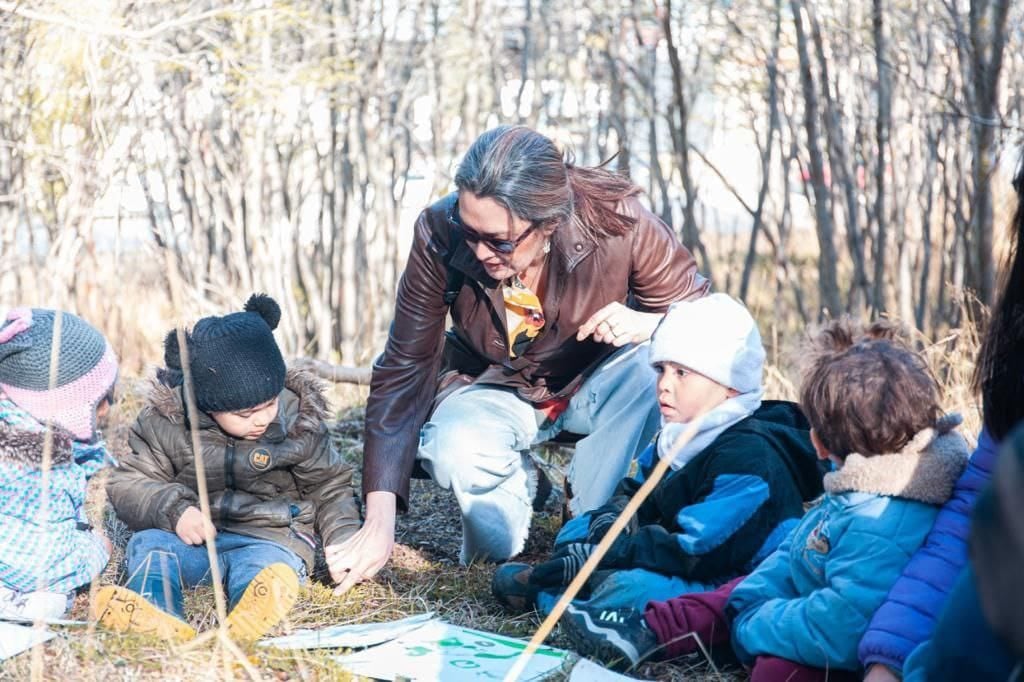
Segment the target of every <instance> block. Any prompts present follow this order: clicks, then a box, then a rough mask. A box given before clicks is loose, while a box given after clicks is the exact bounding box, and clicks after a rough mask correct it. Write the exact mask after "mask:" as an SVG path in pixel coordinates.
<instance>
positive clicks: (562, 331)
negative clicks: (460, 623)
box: [363, 193, 709, 509]
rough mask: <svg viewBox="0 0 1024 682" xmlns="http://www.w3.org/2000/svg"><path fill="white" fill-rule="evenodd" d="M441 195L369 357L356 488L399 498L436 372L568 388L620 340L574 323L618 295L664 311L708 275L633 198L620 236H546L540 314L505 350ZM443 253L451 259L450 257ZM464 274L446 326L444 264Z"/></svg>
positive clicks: (485, 287)
mask: <svg viewBox="0 0 1024 682" xmlns="http://www.w3.org/2000/svg"><path fill="white" fill-rule="evenodd" d="M456 198H457V195H456V194H455V193H452V194H449V195H448V196H446V197H444V198H443V199H441V200H439V201H437V202H435V203H434V204H433V205H432V206H430V207H428V208H427V209H425V210H424V211H423V212H422V213H421V214H420V216H419V218H418V219H417V221H416V226H415V234H414V235H413V243H412V250H411V252H410V254H409V260H408V262H407V264H406V268H405V272H404V273H403V275H402V278H401V280H400V281H399V283H398V296H397V301H396V303H395V319H394V322H393V323H392V325H391V332H390V334H389V335H388V341H387V345H386V346H385V348H384V353H383V354H382V355H381V356H380V357H378V358H377V360H376V362H374V366H373V378H372V380H371V382H370V397H369V399H368V401H367V404H366V439H365V446H364V451H363V491H364V492H366V493H368V492H373V491H376V490H384V491H389V492H394V493H396V494H397V495H398V498H399V507H400V508H401V509H405V508H406V504H407V500H408V494H409V478H410V476H411V474H412V470H413V464H414V462H415V458H416V451H417V448H418V444H419V430H420V427H421V426H422V425H423V423H424V422H425V421H426V420H427V418H428V417H429V415H430V411H431V408H432V404H433V401H434V397H435V394H436V392H437V390H438V380H439V378H440V377H441V375H442V374H446V377H445V379H446V380H449V379H450V378H451V376H452V374H453V373H454V372H458V373H459V374H460V375H467V376H470V377H475V379H474V381H475V383H486V384H491V385H498V386H507V387H509V388H512V389H515V390H516V392H517V393H518V394H519V396H520V397H521V398H523V399H524V400H527V401H529V402H532V403H539V402H543V401H544V400H547V399H549V398H552V397H559V396H565V395H571V394H572V392H573V391H575V390H576V388H577V387H578V386H579V384H580V383H581V382H582V381H583V379H584V378H586V376H587V375H588V374H589V373H590V372H591V371H592V370H593V369H594V368H595V367H597V366H598V365H599V364H600V363H601V362H602V361H603V360H604V359H605V358H607V357H608V356H609V355H610V354H611V353H612V352H614V351H615V350H616V348H614V347H613V346H610V345H607V344H603V343H597V342H594V341H593V340H592V339H586V340H584V341H582V342H578V341H576V332H577V330H578V329H579V327H580V326H581V325H582V324H583V323H584V322H585V321H586V320H587V319H588V318H589V317H590V316H591V315H593V314H594V313H595V312H597V311H598V310H599V309H600V308H602V307H603V306H605V305H607V304H609V303H611V302H613V301H618V302H620V303H623V304H627V305H629V306H630V307H632V308H635V309H637V310H641V311H645V312H664V311H665V310H667V309H668V306H669V304H671V303H674V302H675V301H680V300H685V299H691V298H697V297H700V296H703V295H704V294H705V293H707V290H708V286H709V285H708V282H707V280H705V279H704V277H702V276H701V275H700V274H699V273H698V272H697V267H696V264H695V262H694V260H693V256H692V255H691V254H690V252H689V251H687V250H686V249H685V248H684V247H683V245H682V244H680V243H679V240H678V239H677V238H676V236H675V235H674V234H673V233H672V231H671V230H670V229H669V228H668V226H666V225H665V223H663V222H662V221H661V220H659V219H658V217H657V216H655V215H654V214H653V213H651V212H650V211H648V210H647V209H645V208H644V207H643V206H642V205H641V203H640V202H639V201H638V200H637V199H636V198H630V199H627V200H626V201H624V202H623V203H622V204H621V205H620V206H619V211H620V212H622V213H624V214H626V215H629V216H632V217H634V218H636V221H637V222H636V224H635V226H634V227H633V229H632V230H630V231H629V232H628V233H627V234H625V235H622V236H617V237H607V238H602V239H600V240H597V241H594V240H593V239H592V238H591V237H589V236H588V235H587V233H586V232H585V231H583V230H581V229H580V227H579V226H578V225H575V224H570V225H566V226H563V227H561V228H559V229H558V230H557V231H556V232H555V233H554V235H553V236H552V238H551V256H550V257H551V266H550V267H549V269H548V281H547V288H546V291H545V295H544V300H543V301H542V305H543V308H544V317H545V318H546V320H547V322H546V324H545V326H544V329H543V330H542V331H541V333H540V335H539V336H538V337H537V338H536V339H535V340H534V341H533V342H532V343H531V344H530V346H529V347H528V349H527V350H526V352H525V353H523V355H521V356H520V357H517V358H516V359H514V360H509V356H508V348H507V342H506V337H507V335H506V330H505V312H504V302H503V300H502V295H501V288H500V287H499V286H498V285H499V282H496V281H494V280H493V279H491V278H490V277H489V276H488V275H487V273H486V271H485V270H484V269H483V267H482V266H481V265H480V262H479V261H478V260H477V258H476V256H474V255H473V252H472V251H471V250H470V248H469V247H468V246H467V245H466V243H465V242H464V241H463V240H462V239H459V238H458V237H456V236H454V235H453V234H452V227H451V223H450V221H449V220H448V215H449V214H450V212H451V209H452V207H453V205H454V203H455V201H456ZM446 263H447V267H446ZM451 272H454V273H461V280H462V281H461V283H460V284H461V286H460V288H459V289H458V295H457V297H456V298H455V300H454V301H453V302H452V305H451V319H452V329H451V330H450V331H449V333H448V334H447V335H446V334H445V333H444V332H445V321H446V319H445V318H446V315H447V314H448V312H449V306H448V305H447V304H446V302H445V291H446V289H448V288H449V285H450V284H451V283H452V281H453V280H452V278H451V277H450V276H449V273H451Z"/></svg>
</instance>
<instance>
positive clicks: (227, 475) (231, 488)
mask: <svg viewBox="0 0 1024 682" xmlns="http://www.w3.org/2000/svg"><path fill="white" fill-rule="evenodd" d="M234 494H235V441H234V440H232V439H228V445H227V447H226V448H225V449H224V513H225V514H227V513H229V512H230V511H231V504H232V502H233V500H232V499H231V498H232V497H234Z"/></svg>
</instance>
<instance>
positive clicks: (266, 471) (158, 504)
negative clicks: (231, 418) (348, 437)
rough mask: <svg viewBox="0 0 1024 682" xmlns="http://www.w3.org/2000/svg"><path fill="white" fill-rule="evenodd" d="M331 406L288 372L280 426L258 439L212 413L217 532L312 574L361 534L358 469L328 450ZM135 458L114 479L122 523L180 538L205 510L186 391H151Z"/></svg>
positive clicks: (209, 449)
mask: <svg viewBox="0 0 1024 682" xmlns="http://www.w3.org/2000/svg"><path fill="white" fill-rule="evenodd" d="M326 416H327V403H326V400H325V399H324V395H323V389H322V387H321V385H320V383H319V381H318V380H317V379H315V378H314V377H313V376H312V375H310V374H308V373H305V372H300V371H295V370H290V371H289V372H288V375H287V378H286V379H285V389H284V390H283V391H281V394H280V406H279V408H278V414H277V417H276V419H275V420H274V422H273V423H272V424H271V425H270V426H269V427H268V428H267V431H266V433H264V434H263V436H262V437H261V438H260V439H259V440H256V441H248V440H241V439H237V438H233V437H231V436H229V435H227V434H226V433H224V432H223V431H222V430H221V429H220V427H218V426H217V424H216V422H214V421H213V419H212V418H211V417H210V416H209V415H208V414H206V413H200V417H199V424H198V428H199V442H200V446H201V451H202V458H203V460H202V461H203V466H204V468H205V472H206V485H207V489H208V491H209V496H210V515H211V517H212V519H213V523H214V525H215V526H216V527H217V529H218V531H226V532H231V533H238V534H240V535H248V536H251V537H254V538H261V539H264V540H270V541H272V542H276V543H278V544H280V545H283V546H285V547H287V548H288V549H290V550H292V551H293V552H295V553H296V554H298V555H299V556H300V557H302V559H303V560H304V561H305V562H306V566H307V568H309V569H310V570H311V569H312V564H313V555H314V550H315V549H316V545H317V542H318V541H320V540H322V541H323V543H324V544H327V545H330V544H334V543H337V542H341V541H342V540H345V539H346V538H348V537H349V536H351V535H352V534H353V533H355V532H356V531H357V530H358V529H359V525H360V520H359V505H358V502H357V501H356V498H355V495H354V492H353V488H352V468H351V467H350V466H349V465H347V464H345V463H344V462H343V461H342V459H341V457H340V456H339V455H338V453H337V451H336V450H335V449H334V446H333V445H332V444H331V440H330V437H329V435H328V432H327V427H326V425H325V424H324V419H325V418H326ZM128 442H129V445H130V446H131V449H132V452H131V454H129V455H127V456H125V457H124V458H122V460H121V461H120V463H119V465H118V466H117V468H116V469H114V470H113V471H112V472H111V475H110V477H109V479H108V480H107V495H108V497H109V498H110V501H111V503H112V504H113V506H114V509H115V510H116V511H117V515H118V516H119V517H120V518H121V519H122V520H123V521H124V522H125V523H126V524H127V525H128V526H129V527H130V528H131V529H132V530H145V529H149V528H160V529H162V530H166V531H169V532H171V533H173V532H174V529H175V525H176V524H177V522H178V519H179V518H180V517H181V514H182V513H183V512H184V511H185V510H186V509H187V508H188V507H190V506H195V507H199V495H198V492H197V491H198V487H197V478H196V460H195V456H194V455H193V451H192V443H191V436H190V432H189V425H188V421H187V419H186V418H185V409H184V406H183V403H182V394H181V388H180V387H179V388H168V387H166V386H164V385H162V384H156V385H154V387H153V389H152V392H151V393H150V395H149V399H148V404H147V405H146V407H145V408H144V409H143V410H142V412H141V413H140V414H139V416H138V418H137V419H136V421H135V424H134V425H133V426H132V430H131V434H130V436H129V441H128Z"/></svg>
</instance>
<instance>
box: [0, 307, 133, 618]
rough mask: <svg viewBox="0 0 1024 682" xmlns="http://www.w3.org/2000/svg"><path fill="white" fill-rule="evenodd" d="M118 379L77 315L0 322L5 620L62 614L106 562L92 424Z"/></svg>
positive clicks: (16, 315) (98, 449)
mask: <svg viewBox="0 0 1024 682" xmlns="http://www.w3.org/2000/svg"><path fill="white" fill-rule="evenodd" d="M58 319H59V323H58ZM58 326H59V337H58V335H57V334H56V333H55V332H56V331H57V328H58ZM55 343H56V344H57V346H58V347H57V348H56V349H55V348H54V344H55ZM55 351H56V352H55ZM53 359H56V364H57V366H56V368H55V371H54V372H51V366H50V363H51V360H53ZM51 375H52V376H51ZM116 379H117V358H116V357H115V356H114V353H113V351H112V350H111V348H110V344H109V343H107V340H106V339H105V338H104V337H103V335H102V334H100V333H99V332H98V331H96V329H94V328H93V327H91V326H90V325H89V324H87V323H86V322H85V321H83V320H82V319H81V318H79V317H76V316H75V315H72V314H70V313H60V312H58V311H54V310H42V309H35V308H33V309H30V308H15V309H12V310H10V311H9V312H8V313H7V314H6V315H4V316H2V317H0V617H8V618H12V617H13V618H26V619H35V618H59V617H60V616H62V615H63V614H64V613H65V612H66V611H67V608H68V606H69V605H70V602H71V598H72V597H73V596H74V591H75V589H76V588H79V587H81V586H83V585H86V584H88V583H89V582H91V581H92V580H93V579H94V578H96V576H98V575H99V573H100V571H102V570H103V568H104V567H105V566H106V565H107V561H108V559H109V558H110V545H109V543H108V542H107V540H106V539H105V538H104V537H103V536H102V535H101V534H100V533H98V532H96V531H93V530H92V529H91V527H90V526H89V523H88V521H87V519H86V516H85V511H84V504H85V494H86V484H87V482H88V480H89V478H90V477H91V476H92V475H93V474H95V473H96V472H97V471H99V469H101V468H102V467H103V466H104V465H105V464H106V463H107V461H108V460H109V454H108V453H107V450H106V447H105V445H104V444H103V442H102V441H101V440H100V439H99V438H98V433H97V430H96V420H97V418H98V417H100V418H102V416H103V415H104V414H105V413H106V412H107V410H108V409H109V407H110V404H111V396H112V392H113V388H114V382H115V380H116ZM47 431H52V436H51V437H50V438H49V442H50V443H49V447H47ZM47 450H48V451H49V466H48V469H49V471H48V472H45V473H46V477H47V479H48V481H49V483H48V486H47V489H46V490H44V489H43V482H44V466H45V465H44V458H45V453H46V451H47Z"/></svg>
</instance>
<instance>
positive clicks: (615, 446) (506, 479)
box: [417, 343, 660, 564]
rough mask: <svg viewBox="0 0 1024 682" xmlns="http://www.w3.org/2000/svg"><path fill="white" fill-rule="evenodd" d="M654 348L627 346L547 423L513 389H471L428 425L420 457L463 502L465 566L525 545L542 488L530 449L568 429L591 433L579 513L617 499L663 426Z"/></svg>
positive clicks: (577, 495)
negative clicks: (637, 459) (651, 359)
mask: <svg viewBox="0 0 1024 682" xmlns="http://www.w3.org/2000/svg"><path fill="white" fill-rule="evenodd" d="M648 347H649V344H647V343H643V344H640V345H636V346H626V347H624V348H623V349H622V350H620V351H618V352H617V353H615V354H614V355H612V356H611V357H609V358H608V359H607V360H606V361H605V362H604V363H603V364H602V365H601V366H600V367H599V368H598V369H597V370H596V371H595V372H594V373H593V374H592V375H591V376H590V377H588V378H587V380H586V381H585V382H584V383H583V385H582V387H581V388H580V390H579V391H577V392H576V394H575V395H574V396H573V397H572V399H571V400H570V401H569V407H568V409H566V411H565V412H563V413H562V414H561V415H560V416H559V418H558V419H557V420H555V422H554V424H552V425H551V426H550V427H547V428H545V429H541V428H540V425H541V424H542V423H543V415H542V414H541V413H539V412H537V411H536V410H534V408H533V406H532V405H530V404H529V403H527V402H525V401H523V400H521V399H520V398H519V397H518V396H517V395H516V394H515V392H514V391H511V390H509V389H506V388H500V387H495V386H477V385H471V386H467V387H465V388H462V389H460V390H458V391H456V392H455V393H453V394H452V395H450V396H448V397H447V398H445V400H444V401H443V402H442V403H441V404H440V405H439V406H438V407H437V409H436V410H435V411H434V414H433V415H431V417H430V420H429V421H428V422H427V423H426V424H424V425H423V429H422V431H421V432H420V447H419V453H418V455H417V457H418V458H419V459H420V462H421V464H422V465H423V468H424V469H425V470H426V471H427V472H428V473H429V474H430V475H431V477H432V478H433V479H434V481H436V482H437V483H438V485H440V486H441V487H443V488H446V489H450V490H452V491H453V492H454V493H455V497H456V499H457V500H458V502H459V507H460V508H461V510H462V551H461V553H460V559H461V561H462V563H463V564H468V563H470V562H471V561H475V560H482V561H505V560H507V559H509V558H511V557H512V556H514V555H516V554H518V553H519V552H521V551H522V549H523V545H524V544H525V542H526V537H527V535H528V534H529V530H530V519H531V516H532V514H533V507H532V498H533V493H534V492H535V486H536V472H535V471H533V463H532V461H531V460H530V456H529V450H530V448H531V447H532V446H534V445H537V444H539V443H542V442H544V441H547V440H550V439H551V438H554V437H555V436H556V435H558V433H559V432H561V431H569V432H571V433H578V434H585V435H586V437H585V438H583V439H582V440H580V441H579V442H578V443H577V444H576V452H575V455H574V456H573V458H572V461H571V462H570V464H569V470H568V472H567V474H566V477H567V479H568V481H569V484H570V485H571V486H572V490H573V498H572V501H571V502H570V510H571V511H572V513H573V515H578V514H581V513H583V512H586V511H588V510H590V509H594V508H596V507H599V506H601V505H602V504H604V503H605V502H606V501H607V500H608V498H609V497H610V496H611V494H612V492H613V491H614V489H615V486H616V484H617V483H618V482H619V481H620V480H621V479H622V478H623V477H625V475H626V474H627V472H628V470H629V464H630V461H632V459H633V458H634V457H635V456H636V455H637V454H639V453H640V452H641V451H642V450H643V449H644V448H645V447H646V446H647V444H648V443H649V442H650V440H651V438H653V437H654V434H655V433H656V432H657V430H658V426H659V424H660V413H659V411H658V402H657V396H656V393H655V384H656V376H657V375H655V373H654V370H653V369H651V366H650V364H648V361H647V358H648Z"/></svg>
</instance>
